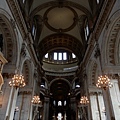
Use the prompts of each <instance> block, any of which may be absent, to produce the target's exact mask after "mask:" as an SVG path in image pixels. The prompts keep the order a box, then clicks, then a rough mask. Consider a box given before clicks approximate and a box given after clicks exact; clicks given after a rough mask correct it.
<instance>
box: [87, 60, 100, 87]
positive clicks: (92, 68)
mask: <svg viewBox="0 0 120 120" xmlns="http://www.w3.org/2000/svg"><path fill="white" fill-rule="evenodd" d="M97 69H98V65H97V63H96V61H93V60H91V61H90V63H89V65H88V70H87V74H88V78H89V81H88V83H89V85H90V86H94V85H95V84H96V76H97Z"/></svg>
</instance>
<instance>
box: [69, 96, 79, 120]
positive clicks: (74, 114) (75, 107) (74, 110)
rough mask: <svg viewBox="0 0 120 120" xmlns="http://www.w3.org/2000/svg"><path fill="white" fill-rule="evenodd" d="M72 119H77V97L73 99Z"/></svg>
mask: <svg viewBox="0 0 120 120" xmlns="http://www.w3.org/2000/svg"><path fill="white" fill-rule="evenodd" d="M70 100H71V116H72V118H71V120H73V119H74V120H77V117H78V116H77V114H76V113H77V104H76V97H72V98H71V99H70Z"/></svg>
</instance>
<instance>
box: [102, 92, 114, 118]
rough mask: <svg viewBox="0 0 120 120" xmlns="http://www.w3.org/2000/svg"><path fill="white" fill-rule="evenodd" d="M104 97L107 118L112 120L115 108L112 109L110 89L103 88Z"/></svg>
mask: <svg viewBox="0 0 120 120" xmlns="http://www.w3.org/2000/svg"><path fill="white" fill-rule="evenodd" d="M103 98H104V104H105V111H106V117H107V120H112V119H111V118H112V117H113V116H114V115H113V110H112V106H111V100H110V96H109V93H108V90H103Z"/></svg>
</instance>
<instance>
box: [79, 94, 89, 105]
mask: <svg viewBox="0 0 120 120" xmlns="http://www.w3.org/2000/svg"><path fill="white" fill-rule="evenodd" d="M80 103H81V104H83V105H86V104H88V103H89V100H88V98H87V96H82V97H81V98H80Z"/></svg>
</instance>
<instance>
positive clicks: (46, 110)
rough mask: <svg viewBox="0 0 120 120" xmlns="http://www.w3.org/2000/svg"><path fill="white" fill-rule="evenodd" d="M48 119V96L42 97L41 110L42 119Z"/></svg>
mask: <svg viewBox="0 0 120 120" xmlns="http://www.w3.org/2000/svg"><path fill="white" fill-rule="evenodd" d="M42 120H49V98H47V97H45V98H44V110H43V119H42Z"/></svg>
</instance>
